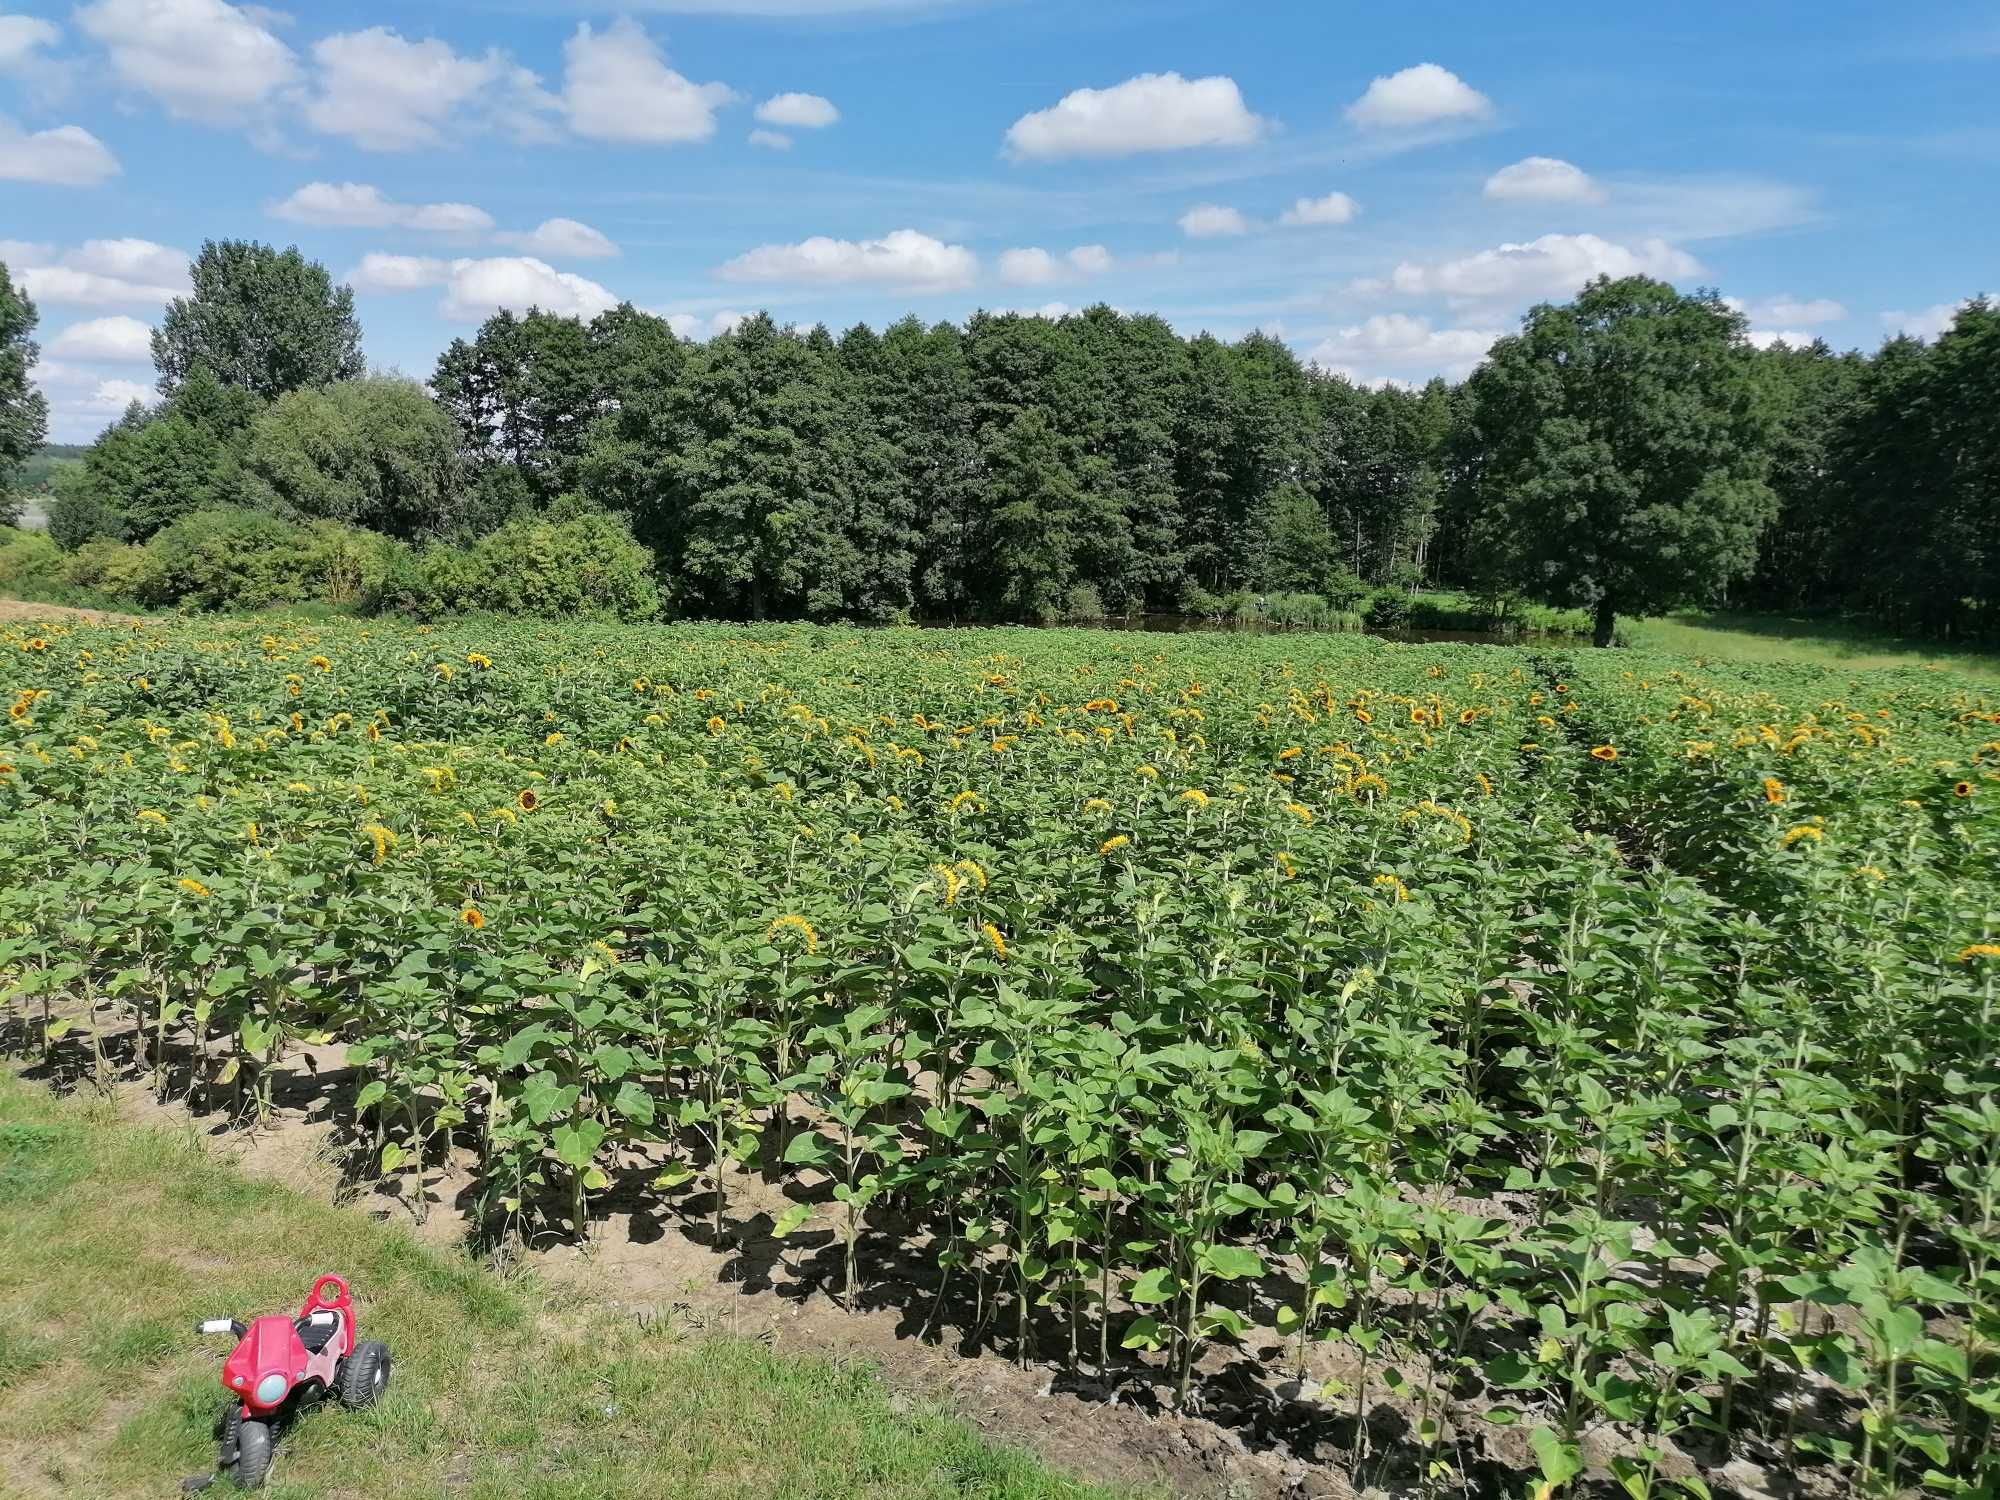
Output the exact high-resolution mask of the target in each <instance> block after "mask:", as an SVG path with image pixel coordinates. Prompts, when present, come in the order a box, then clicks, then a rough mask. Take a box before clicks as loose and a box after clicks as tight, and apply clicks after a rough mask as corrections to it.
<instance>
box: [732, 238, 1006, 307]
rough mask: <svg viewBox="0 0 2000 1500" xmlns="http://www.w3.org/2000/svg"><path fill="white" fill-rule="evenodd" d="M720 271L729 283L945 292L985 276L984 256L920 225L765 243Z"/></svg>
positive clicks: (967, 284)
mask: <svg viewBox="0 0 2000 1500" xmlns="http://www.w3.org/2000/svg"><path fill="white" fill-rule="evenodd" d="M716 274H717V275H719V276H721V277H722V278H723V279H724V280H726V281H796V282H807V283H812V284H815V285H821V286H837V285H873V286H891V287H899V288H901V289H903V290H905V291H917V292H944V291H952V290H954V289H956V288H959V287H965V286H970V285H971V284H972V282H973V280H974V278H976V277H977V276H978V274H979V257H978V256H976V255H974V254H973V253H972V252H971V251H970V250H968V249H966V248H965V246H963V245H947V244H945V243H944V242H943V241H942V240H939V239H934V238H932V237H931V236H930V235H928V234H922V233H919V232H918V231H917V230H914V229H898V230H896V231H895V232H893V233H891V234H885V235H883V236H882V238H881V239H879V240H861V241H858V242H857V241H854V240H836V239H830V238H828V237H827V236H825V235H814V236H813V237H812V238H811V239H808V240H801V241H800V242H799V243H797V244H795V245H759V246H758V247H757V248H756V249H754V250H750V251H746V252H745V253H744V254H742V255H739V256H737V257H736V258H735V259H734V260H732V261H730V262H728V263H727V264H726V265H724V266H722V267H721V269H720V270H719V271H718V272H717V273H716Z"/></svg>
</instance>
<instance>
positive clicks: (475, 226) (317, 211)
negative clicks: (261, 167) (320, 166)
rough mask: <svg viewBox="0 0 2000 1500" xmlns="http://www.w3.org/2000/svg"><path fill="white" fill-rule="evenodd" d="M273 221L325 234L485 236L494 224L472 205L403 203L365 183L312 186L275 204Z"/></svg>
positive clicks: (310, 184) (272, 212) (333, 183)
mask: <svg viewBox="0 0 2000 1500" xmlns="http://www.w3.org/2000/svg"><path fill="white" fill-rule="evenodd" d="M270 212H271V216H272V217H273V218H277V219H284V220H286V221H287V222H288V223H292V224H310V225H313V226H315V227H317V228H321V229H388V228H395V229H420V230H425V231H428V232H430V233H433V234H483V233H485V232H486V231H487V230H489V229H491V228H492V227H493V219H492V217H491V215H489V214H487V213H486V212H485V211H484V210H483V209H477V208H474V207H473V206H472V205H471V204H469V203H398V202H396V201H395V200H394V199H393V198H391V197H389V196H388V195H387V194H386V193H384V192H383V191H382V190H381V189H380V188H378V187H374V186H372V185H370V184H368V183H365V182H309V183H307V184H306V185H305V186H304V187H302V188H300V189H299V190H298V191H297V192H295V193H293V194H292V195H291V196H290V197H289V198H286V199H285V200H283V201H282V202H279V203H274V204H272V205H271V209H270Z"/></svg>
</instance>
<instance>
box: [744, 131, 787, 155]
mask: <svg viewBox="0 0 2000 1500" xmlns="http://www.w3.org/2000/svg"><path fill="white" fill-rule="evenodd" d="M750 144H751V145H753V146H761V147H763V148H764V150H766V151H789V150H791V149H792V138H791V137H790V136H788V135H786V134H785V133H784V132H783V131H782V130H753V131H751V132H750Z"/></svg>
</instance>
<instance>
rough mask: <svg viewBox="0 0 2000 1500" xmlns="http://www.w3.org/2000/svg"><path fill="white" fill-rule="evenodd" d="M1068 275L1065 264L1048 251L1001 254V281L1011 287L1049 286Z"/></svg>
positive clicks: (1032, 250)
mask: <svg viewBox="0 0 2000 1500" xmlns="http://www.w3.org/2000/svg"><path fill="white" fill-rule="evenodd" d="M1067 274H1068V273H1067V272H1066V271H1065V270H1064V268H1063V263H1062V262H1061V261H1059V260H1057V259H1056V258H1055V257H1054V256H1053V255H1051V254H1049V252H1048V251H1046V250H1039V249H1032V248H1031V249H1026V250H1003V251H1001V252H1000V279H1001V280H1002V281H1004V282H1006V283H1007V285H1009V286H1047V285H1049V284H1050V283H1051V282H1056V281H1061V280H1062V279H1063V277H1064V276H1065V275H1067Z"/></svg>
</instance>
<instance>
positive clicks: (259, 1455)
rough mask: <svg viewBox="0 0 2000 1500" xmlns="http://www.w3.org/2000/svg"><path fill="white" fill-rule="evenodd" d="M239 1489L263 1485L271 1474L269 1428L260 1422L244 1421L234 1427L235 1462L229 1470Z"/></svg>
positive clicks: (261, 1486) (251, 1488)
mask: <svg viewBox="0 0 2000 1500" xmlns="http://www.w3.org/2000/svg"><path fill="white" fill-rule="evenodd" d="M229 1473H230V1477H231V1478H232V1479H234V1480H235V1481H236V1487H237V1488H238V1489H239V1490H256V1489H262V1488H263V1487H264V1481H265V1480H266V1479H268V1478H270V1476H271V1429H270V1428H269V1427H267V1426H265V1425H264V1423H262V1422H245V1423H243V1424H241V1425H240V1426H239V1427H238V1428H237V1429H236V1464H235V1466H234V1467H233V1468H232V1469H231V1470H230V1471H229Z"/></svg>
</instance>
